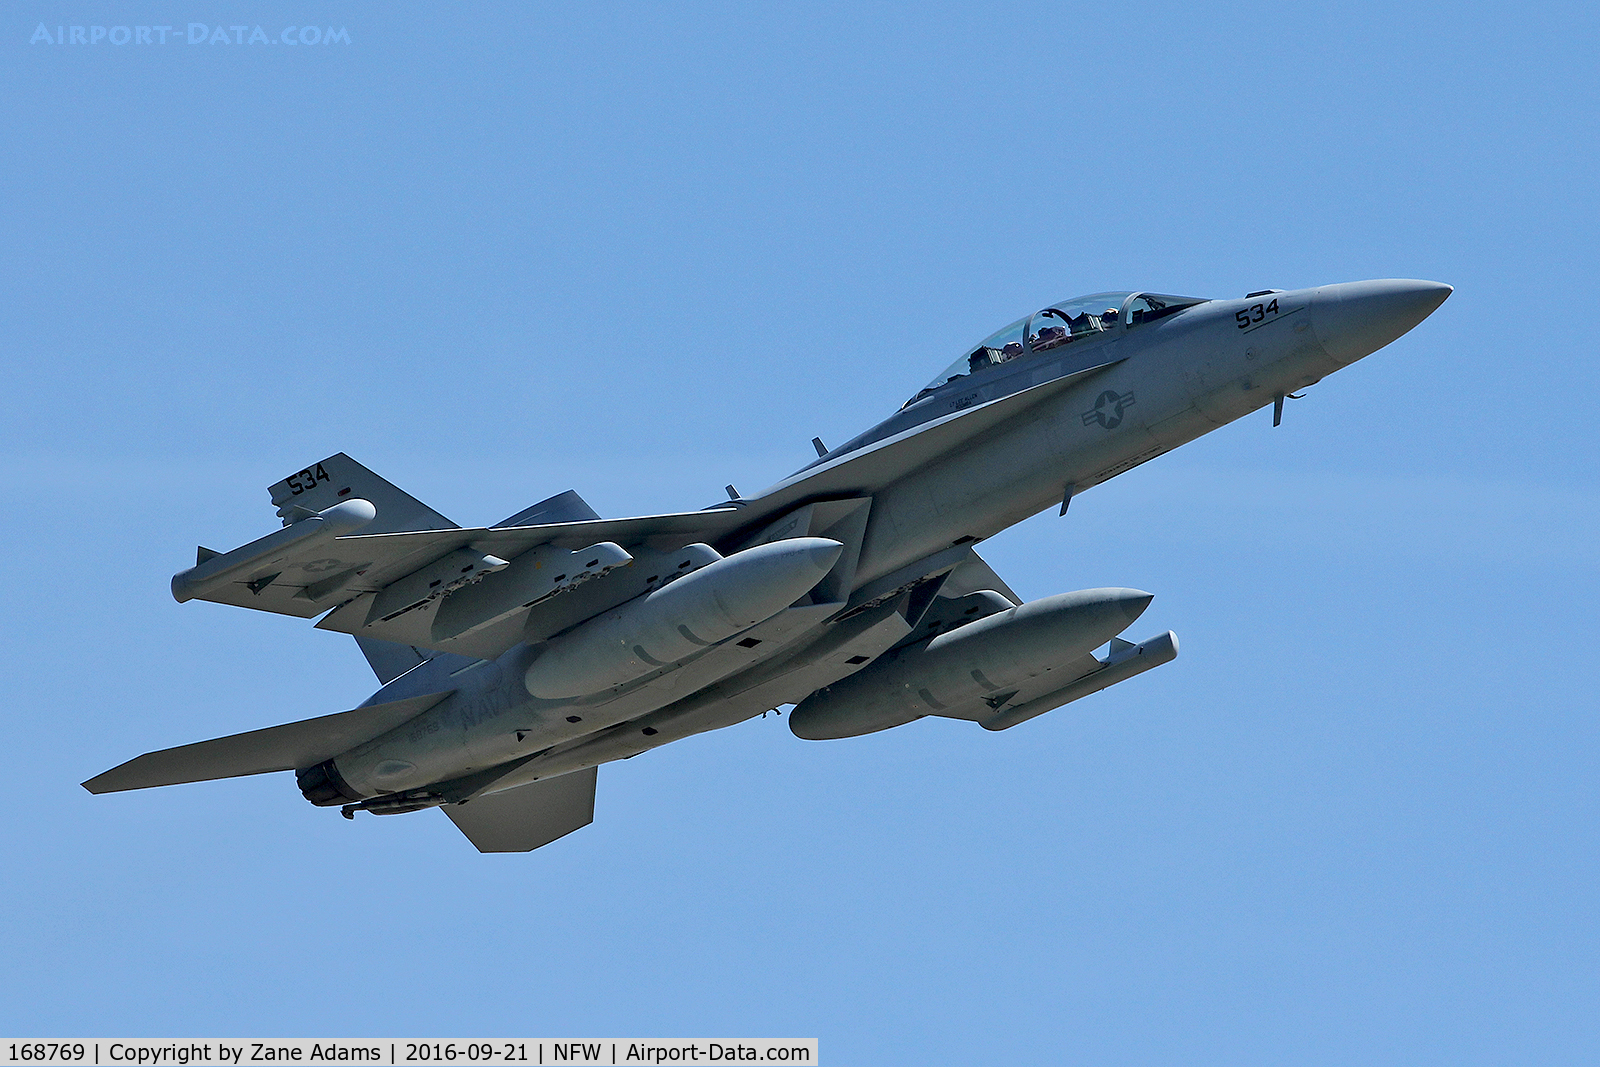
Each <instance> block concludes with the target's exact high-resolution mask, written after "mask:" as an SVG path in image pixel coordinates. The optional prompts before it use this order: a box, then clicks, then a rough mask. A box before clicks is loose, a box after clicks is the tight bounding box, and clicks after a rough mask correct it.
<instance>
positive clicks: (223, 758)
mask: <svg viewBox="0 0 1600 1067" xmlns="http://www.w3.org/2000/svg"><path fill="white" fill-rule="evenodd" d="M449 695H450V694H449V693H428V694H425V695H423V696H418V697H409V698H407V699H405V700H396V701H394V702H392V703H389V704H368V705H367V706H366V707H362V708H356V709H355V710H354V711H341V712H339V713H338V714H335V715H323V716H321V717H320V718H316V719H305V720H303V721H301V722H291V723H286V724H284V725H283V726H269V727H267V728H266V729H265V730H251V731H250V732H249V733H244V734H233V735H231V736H228V737H218V738H215V739H213V740H211V741H198V742H196V743H195V744H192V745H181V746H179V747H178V748H164V749H162V750H161V751H159V752H146V753H145V754H144V755H142V756H136V757H134V758H133V759H131V760H129V761H128V762H127V763H124V764H121V765H120V766H117V767H113V768H111V769H110V770H109V771H106V772H105V773H104V774H99V775H96V776H95V777H93V778H91V779H89V780H88V781H87V782H84V783H83V787H84V788H85V789H87V790H88V791H89V792H91V793H116V792H119V791H121V790H124V789H148V788H150V787H151V786H157V785H178V784H179V783H181V782H209V781H212V780H214V779H217V778H238V777H240V776H241V775H246V774H266V773H268V772H270V771H293V770H298V769H300V768H302V767H310V766H313V765H315V764H318V763H321V762H322V761H323V760H325V759H332V758H333V757H334V756H337V755H338V754H339V753H341V752H345V751H347V750H349V749H351V748H354V747H355V746H356V745H359V744H361V743H362V742H363V741H370V740H372V739H373V738H374V737H377V736H378V735H380V734H384V733H387V732H388V731H390V730H392V729H394V728H395V727H396V726H399V725H400V724H401V723H403V722H407V721H409V720H411V719H414V718H416V717H417V716H418V715H421V714H422V713H423V712H425V711H427V710H428V709H429V708H431V707H433V706H434V705H435V704H437V703H439V701H441V700H443V699H444V698H445V697H447V696H449Z"/></svg>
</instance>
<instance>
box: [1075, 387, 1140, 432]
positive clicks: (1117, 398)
mask: <svg viewBox="0 0 1600 1067" xmlns="http://www.w3.org/2000/svg"><path fill="white" fill-rule="evenodd" d="M1131 407H1133V393H1132V392H1131V391H1130V392H1126V393H1119V392H1117V391H1116V390H1115V389H1107V390H1106V391H1105V392H1103V393H1101V394H1100V395H1099V397H1097V398H1096V399H1095V402H1094V407H1093V408H1091V409H1089V410H1088V411H1085V412H1084V413H1083V424H1084V425H1085V426H1088V425H1090V424H1091V423H1096V422H1098V423H1099V424H1100V425H1101V426H1103V427H1104V428H1106V429H1107V430H1115V429H1116V428H1117V427H1118V426H1121V425H1122V416H1123V413H1124V412H1126V411H1127V410H1128V409H1129V408H1131Z"/></svg>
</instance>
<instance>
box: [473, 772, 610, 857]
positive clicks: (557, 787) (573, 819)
mask: <svg viewBox="0 0 1600 1067" xmlns="http://www.w3.org/2000/svg"><path fill="white" fill-rule="evenodd" d="M598 771H599V768H598V767H590V768H589V769H588V770H583V771H573V772H572V773H571V774H564V775H562V776H561V777H559V778H546V779H542V780H541V781H537V782H530V783H528V784H527V785H520V786H517V788H515V789H507V790H506V791H505V792H503V793H490V794H489V795H487V796H481V797H478V798H476V799H474V800H469V801H467V802H466V803H465V804H450V805H448V806H446V807H445V809H444V813H445V814H446V815H448V816H450V821H451V822H453V823H455V824H456V829H458V830H460V831H461V832H462V833H464V834H466V835H467V840H468V841H471V842H472V843H473V844H474V845H476V846H477V849H478V851H479V852H531V851H533V850H534V849H536V848H538V847H539V846H541V845H548V844H549V843H550V842H552V841H554V840H555V839H556V838H558V837H565V836H566V835H567V834H570V833H572V831H574V830H581V829H583V828H584V827H585V826H588V825H589V824H590V823H591V822H594V786H595V778H596V775H597V773H598Z"/></svg>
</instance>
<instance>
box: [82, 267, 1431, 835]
mask: <svg viewBox="0 0 1600 1067" xmlns="http://www.w3.org/2000/svg"><path fill="white" fill-rule="evenodd" d="M1450 292H1451V288H1450V286H1448V285H1443V284H1440V283H1437V282H1426V281H1396V280H1389V281H1364V282H1348V283H1343V284H1338V285H1327V286H1323V287H1320V288H1315V289H1298V290H1292V291H1281V290H1262V291H1260V292H1254V293H1251V294H1249V295H1248V296H1246V297H1245V298H1244V299H1242V300H1231V299H1229V300H1208V299H1200V298H1194V297H1182V296H1168V295H1163V294H1158V293H1148V292H1115V293H1095V294H1093V295H1091V296H1086V297H1080V298H1077V299H1073V300H1065V301H1061V302H1059V303H1055V304H1051V305H1049V306H1048V307H1045V308H1043V309H1041V310H1040V311H1038V312H1035V313H1034V314H1032V315H1029V316H1027V317H1025V318H1021V319H1018V320H1017V321H1016V322H1014V323H1012V324H1011V325H1009V326H1007V327H1005V328H1004V329H1002V330H1000V331H999V332H997V333H995V334H993V335H991V336H990V337H987V338H985V339H984V340H983V341H982V342H980V343H979V344H977V345H975V346H973V347H971V348H968V349H964V350H962V353H961V355H960V358H958V359H956V360H955V362H954V363H952V364H951V365H950V366H949V367H947V368H945V370H944V371H943V372H941V373H940V374H939V376H938V377H936V378H935V379H934V380H933V381H931V382H929V383H928V385H927V386H926V387H925V388H923V389H921V390H919V391H918V392H917V393H916V394H915V395H914V396H912V397H911V398H910V399H909V400H907V401H906V403H905V404H904V406H902V407H901V408H900V410H899V411H897V412H896V413H895V414H893V415H891V416H890V417H889V418H887V419H885V420H884V421H883V422H880V423H879V424H878V425H876V426H874V427H872V428H871V429H870V430H868V431H866V432H865V433H863V434H861V435H860V436H858V437H856V438H854V439H852V440H850V441H848V442H846V443H844V444H843V445H840V446H838V447H837V448H832V449H830V448H827V447H826V446H824V445H823V443H822V442H821V441H820V440H817V439H813V441H812V444H813V446H814V447H815V448H816V452H817V458H816V459H815V460H814V461H813V462H811V463H809V464H808V465H807V466H805V467H803V468H801V469H800V470H798V471H796V472H795V473H794V474H792V475H790V476H789V477H787V478H785V479H783V480H782V481H780V482H778V483H777V484H776V485H774V486H772V487H771V488H769V489H766V490H764V491H763V492H760V493H758V494H756V495H755V496H749V497H746V496H742V495H740V494H739V493H738V492H737V491H736V490H735V489H734V488H733V487H732V486H729V487H728V499H727V500H726V501H723V502H721V503H718V504H716V505H713V506H711V507H709V508H706V509H705V510H702V511H691V512H683V513H675V514H668V515H647V516H642V517H637V518H620V519H602V518H600V517H599V516H598V515H596V514H595V512H594V511H593V510H591V509H590V508H589V506H588V505H587V504H585V503H584V501H583V500H582V498H580V497H579V496H578V494H577V493H575V492H572V491H570V490H569V491H567V492H564V493H561V494H559V495H556V496H553V497H550V498H549V499H548V500H544V501H541V502H540V503H537V504H535V505H533V506H532V507H530V508H528V509H526V510H525V511H521V512H518V513H517V514H515V515H512V516H511V517H510V518H507V519H505V520H504V521H502V522H499V523H496V524H494V525H493V526H480V527H460V526H457V525H456V524H455V523H453V522H451V521H450V520H449V519H447V518H445V517H444V516H443V515H441V514H439V513H438V512H436V511H434V510H433V509H431V508H429V507H427V506H426V505H424V504H422V503H421V502H419V501H418V500H416V499H414V498H413V497H411V496H409V495H407V494H406V493H404V492H402V491H401V490H400V489H397V488H396V487H395V486H393V485H391V484H390V483H388V482H387V481H385V480H384V479H382V478H380V477H379V476H377V475H376V474H374V473H372V472H371V471H369V470H367V469H366V468H365V467H363V466H361V465H360V464H359V463H357V462H355V461H354V460H352V459H350V458H349V457H348V456H346V455H344V454H342V453H341V454H339V455H335V456H330V457H329V458H327V459H325V460H322V461H321V462H319V463H313V464H310V465H308V466H306V467H305V468H304V469H302V470H299V471H297V472H295V473H294V474H291V475H290V476H289V477H287V478H285V479H283V480H282V481H280V482H278V483H277V484H276V485H274V486H272V487H271V489H270V492H271V494H272V502H273V503H274V504H275V505H277V508H278V515H279V516H280V517H281V518H282V520H283V523H284V525H283V528H282V529H280V530H277V531H275V532H273V533H270V534H267V535H266V536H265V537H262V538H260V539H259V540H256V541H252V542H251V543H250V544H247V545H244V546H243V547H241V548H236V549H234V550H232V551H231V552H213V551H211V550H209V549H206V548H201V549H199V550H198V553H197V560H196V563H195V566H193V567H191V568H189V569H188V570H185V571H182V572H180V573H179V574H177V575H175V576H174V577H173V579H172V593H173V596H174V597H175V598H176V599H177V600H178V601H179V602H180V603H181V602H184V601H188V600H195V599H199V600H209V601H213V602H215V603H221V604H234V605H237V606H239V607H246V608H256V609H258V610H262V611H270V612H276V613H278V614H281V615H294V616H298V617H300V618H307V619H309V618H313V617H316V616H321V619H320V621H318V622H317V624H316V625H317V627H318V628H319V629H323V630H333V631H336V632H339V633H347V634H352V635H354V636H355V638H356V641H357V642H358V643H359V645H360V647H361V651H362V652H363V653H364V654H365V655H366V658H367V660H368V662H369V663H370V664H371V666H372V668H373V670H374V671H375V672H376V673H377V676H378V680H379V682H380V683H381V685H382V688H380V689H379V690H378V692H377V693H376V694H374V695H373V696H372V697H371V698H370V699H369V700H368V701H367V702H366V703H364V704H362V705H361V706H360V707H358V708H355V709H353V710H350V711H343V712H339V713H337V714H333V715H326V716H322V717H319V718H314V719H307V720H304V721H302V722H294V723H289V724H286V725H283V726H274V727H270V728H268V729H263V730H256V731H253V732H250V733H244V734H235V735H233V736H229V737H221V738H217V739H215V740H211V741H202V742H199V743H197V744H191V745H184V746H182V747H179V748H169V749H164V750H162V751H158V752H150V753H147V754H145V755H143V756H139V757H137V758H135V759H132V760H129V761H128V762H126V763H124V764H122V765H120V766H118V767H115V768H113V769H111V770H108V771H106V772H105V773H103V774H100V775H98V776H96V777H94V778H91V779H90V780H89V781H87V782H85V783H84V786H85V787H86V788H87V789H88V790H89V791H90V792H92V793H106V792H113V791H117V790H124V789H140V788H145V787H149V786H158V785H174V784H177V783H180V782H198V781H206V780H211V779H218V778H227V777H233V776H238V775H247V774H263V773H267V772H270V771H294V772H295V777H296V780H297V782H298V784H299V787H300V789H301V791H302V792H303V793H304V795H305V797H306V798H307V799H308V800H310V801H311V802H312V803H313V804H318V805H323V806H332V807H339V808H341V809H342V811H343V814H344V815H345V816H346V817H348V818H354V817H355V813H356V812H359V811H368V812H372V813H374V814H380V815H386V814H396V813H400V812H410V811H417V810H420V809H424V808H432V807H441V808H443V809H444V811H445V813H446V814H447V815H448V816H449V817H450V818H451V819H452V820H453V821H454V823H455V824H456V826H457V827H459V828H460V829H461V830H462V831H463V832H464V833H465V834H466V836H467V838H468V839H469V840H470V841H471V842H472V843H473V844H474V845H476V846H477V848H478V849H479V850H481V851H484V852H514V851H527V850H529V849H534V848H538V847H539V846H541V845H544V844H547V843H549V842H550V841H553V840H555V839H556V838H558V837H561V836H563V835H565V834H568V833H570V832H572V831H573V830H576V829H578V828H580V827H582V826H586V825H588V823H589V822H591V821H592V819H593V814H594V795H595V782H596V774H597V768H598V767H599V765H600V764H602V763H608V762H610V761H612V760H619V759H628V758H630V757H632V756H636V755H638V754H640V753H641V752H645V751H648V750H650V749H653V748H657V747H660V746H661V745H664V744H667V743H668V742H671V741H676V740H678V739H680V738H684V737H688V736H690V735H692V734H698V733H702V732H704V731H707V730H714V729H717V728H719V727H723V726H731V725H733V724H734V723H738V722H741V721H743V720H745V719H748V718H751V717H753V716H756V715H761V714H764V713H766V712H768V711H770V710H773V709H778V708H781V707H783V706H785V705H794V708H793V710H792V712H791V713H790V715H789V725H790V728H791V730H792V731H793V732H794V733H795V734H796V735H798V736H799V737H802V738H807V739H813V740H822V739H828V738H844V737H852V736H857V735H861V734H866V733H871V732H874V731H877V730H886V729H888V728H890V727H894V726H900V725H903V724H906V723H909V722H912V721H913V720H916V719H920V718H922V717H924V716H928V715H936V716H943V717H946V718H953V719H967V720H971V721H972V722H975V723H977V724H978V725H979V726H982V727H984V728H985V729H988V730H1004V729H1009V728H1010V727H1012V726H1015V725H1017V724H1018V723H1021V722H1025V721H1027V720H1028V719H1031V718H1033V717H1035V716H1037V715H1040V714H1043V713H1044V712H1047V711H1050V710H1052V709H1054V708H1058V707H1060V706H1062V705H1064V704H1066V703H1068V702H1070V701H1074V700H1077V699H1079V698H1080V697H1084V696H1087V695H1089V694H1091V693H1095V692H1098V691H1099V690H1102V689H1104V688H1106V687H1107V686H1110V685H1114V684H1116V683H1118V682H1122V681H1125V680H1126V679H1128V678H1131V677H1133V676H1134V675H1136V674H1139V673H1141V672H1143V671H1146V670H1149V669H1150V668H1152V667H1155V666H1158V665H1160V664H1162V663H1166V662H1168V661H1169V660H1171V659H1172V658H1173V657H1174V656H1176V655H1177V651H1178V643H1177V639H1176V637H1175V636H1174V635H1173V634H1172V633H1171V632H1170V631H1168V632H1166V633H1162V634H1159V635H1156V636H1154V637H1151V638H1148V639H1146V640H1144V641H1139V642H1132V641H1127V640H1123V639H1122V638H1121V636H1120V635H1121V634H1122V632H1123V630H1124V629H1126V628H1127V627H1128V625H1129V624H1130V623H1132V622H1133V621H1134V620H1135V619H1137V618H1138V617H1139V615H1140V613H1141V612H1143V611H1144V609H1145V607H1146V605H1147V604H1149V602H1150V600H1151V596H1150V594H1149V593H1145V592H1141V591H1139V590H1135V589H1087V590H1081V591H1078V592H1071V593H1063V594H1059V595H1056V596H1049V597H1045V598H1043V599H1041V600H1035V601H1031V602H1029V603H1022V602H1021V600H1020V598H1019V597H1018V596H1017V595H1016V594H1015V593H1014V592H1012V591H1011V589H1010V587H1009V586H1007V584H1006V583H1005V582H1004V581H1002V580H1001V579H1000V577H999V576H998V575H996V574H995V572H994V571H993V570H991V569H990V568H989V567H988V565H987V564H985V563H984V562H983V560H982V559H980V558H979V557H978V555H977V554H976V553H975V552H974V550H973V546H974V545H976V544H977V543H979V542H981V541H983V540H984V539H985V538H987V537H991V536H993V535H994V534H996V533H998V532H1000V531H1001V530H1004V529H1005V528H1006V527H1008V526H1011V525H1013V524H1014V523H1017V522H1020V521H1021V520H1023V519H1025V518H1027V517H1028V516H1030V515H1034V514H1036V513H1038V512H1040V511H1042V510H1045V509H1047V508H1050V507H1055V506H1057V505H1059V506H1060V510H1061V514H1063V515H1064V514H1066V512H1067V505H1068V503H1069V502H1070V501H1071V500H1072V498H1073V496H1075V495H1076V494H1078V493H1081V492H1083V491H1084V490H1086V489H1089V488H1091V487H1093V486H1095V485H1098V484H1100V483H1101V482H1104V481H1106V480H1107V479H1109V478H1114V477H1116V476H1117V475H1118V474H1121V473H1123V472H1125V471H1128V470H1130V469H1132V468H1133V467H1136V466H1138V465H1139V464H1141V463H1144V462H1147V461H1148V460H1151V459H1154V458H1155V457H1156V456H1159V455H1161V454H1162V453H1164V452H1167V451H1170V450H1171V449H1173V448H1176V447H1177V446H1178V445H1181V444H1184V443H1186V442H1188V441H1192V440H1194V439H1195V438H1197V437H1199V436H1200V435H1201V434H1204V433H1208V432H1210V431H1211V430H1214V429H1216V428H1217V427H1219V426H1221V425H1223V424H1224V423H1228V422H1232V421H1233V420H1235V419H1237V418H1240V417H1241V416H1243V415H1246V414H1248V413H1250V412H1252V411H1255V410H1258V409H1260V408H1264V407H1265V406H1267V405H1268V404H1271V405H1273V408H1274V415H1273V424H1274V425H1277V424H1278V422H1279V421H1280V419H1281V417H1282V413H1283V403H1284V400H1285V398H1287V397H1294V396H1295V395H1296V392H1295V391H1296V390H1299V389H1303V388H1305V387H1306V386H1309V385H1312V384H1314V383H1316V382H1317V381H1319V380H1320V379H1321V378H1323V377H1324V376H1326V375H1328V374H1330V373H1332V372H1333V371H1336V370H1339V369H1340V368H1341V367H1345V366H1347V365H1349V364H1350V363H1353V362H1355V361H1356V360H1358V359H1360V358H1362V357H1363V356H1366V355H1368V354H1370V353H1372V352H1374V351H1376V350H1377V349H1379V348H1382V347H1383V346H1384V345H1386V344H1388V343H1389V342H1391V341H1393V340H1395V339H1396V338H1398V337H1399V336H1401V335H1402V334H1404V333H1405V332H1406V331H1408V330H1410V329H1411V328H1412V327H1413V326H1415V325H1416V324H1417V323H1419V322H1421V321H1422V320H1423V319H1424V318H1426V317H1427V316H1428V315H1430V314H1431V313H1432V312H1433V311H1434V309H1436V308H1437V307H1438V306H1439V305H1440V304H1441V303H1443V302H1444V300H1445V298H1446V297H1447V296H1449V295H1450ZM1102 646H1103V647H1104V649H1105V651H1104V653H1103V654H1099V655H1097V654H1096V653H1097V651H1098V650H1100V649H1101V648H1102Z"/></svg>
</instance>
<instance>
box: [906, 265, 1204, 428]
mask: <svg viewBox="0 0 1600 1067" xmlns="http://www.w3.org/2000/svg"><path fill="white" fill-rule="evenodd" d="M1203 303H1205V300H1204V299H1203V298H1200V297H1192V296H1163V295H1161V294H1158V293H1094V294H1093V295H1090V296H1080V297H1075V298H1073V299H1071V300H1062V301H1059V302H1058V303H1054V304H1051V305H1050V306H1048V307H1046V308H1043V309H1041V310H1039V311H1036V312H1034V313H1033V314H1032V315H1029V316H1028V317H1027V318H1025V319H1018V320H1017V321H1016V322H1013V323H1012V324H1011V325H1010V326H1007V327H1006V328H1005V329H1003V330H1000V331H998V332H996V333H993V334H991V335H990V336H988V337H986V338H984V339H983V341H981V342H980V343H979V344H978V345H977V346H976V347H974V348H972V349H970V350H969V351H968V352H967V354H966V355H964V356H962V357H961V358H960V359H958V360H956V361H955V362H954V363H952V364H950V366H948V367H946V368H945V370H944V373H943V374H941V375H939V377H937V378H935V379H934V380H933V381H931V382H929V383H928V384H927V386H926V387H924V388H923V389H922V390H921V391H920V392H918V393H917V395H916V396H914V397H912V398H911V399H910V400H908V401H906V404H905V406H906V407H910V406H911V405H912V404H915V403H916V402H917V401H918V400H921V399H922V398H923V397H925V396H928V395H930V394H932V393H933V392H934V391H935V390H937V389H939V388H940V387H941V386H944V385H946V384H948V383H949V382H952V381H954V380H955V379H957V378H964V377H966V376H967V375H969V374H979V373H981V372H983V371H986V370H988V369H989V368H990V367H995V366H999V365H1000V364H1003V363H1009V362H1011V361H1012V360H1014V359H1022V358H1024V357H1028V356H1032V355H1034V354H1035V353H1039V352H1048V351H1050V350H1051V349H1060V348H1063V347H1065V346H1067V345H1071V344H1075V343H1080V342H1083V341H1089V340H1093V339H1096V338H1099V337H1103V336H1105V335H1106V334H1108V333H1112V332H1114V331H1116V330H1118V329H1119V328H1121V329H1133V328H1134V327H1136V326H1140V325H1143V324H1144V323H1147V322H1154V321H1155V320H1156V319H1159V318H1164V317H1166V316H1167V315H1172V314H1175V313H1177V312H1179V311H1182V310H1183V309H1184V308H1189V307H1193V306H1194V305H1196V304H1203Z"/></svg>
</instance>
